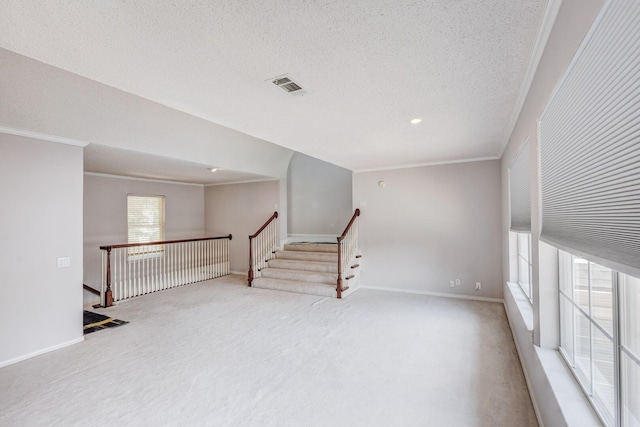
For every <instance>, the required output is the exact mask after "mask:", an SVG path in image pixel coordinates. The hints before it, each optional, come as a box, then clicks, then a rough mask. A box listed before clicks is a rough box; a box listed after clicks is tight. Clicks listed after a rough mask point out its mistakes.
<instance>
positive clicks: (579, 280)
mask: <svg viewBox="0 0 640 427" xmlns="http://www.w3.org/2000/svg"><path fill="white" fill-rule="evenodd" d="M573 300H574V301H575V302H576V303H578V305H579V306H580V307H582V309H583V310H584V311H586V312H587V313H591V312H590V311H589V261H587V260H586V259H582V258H578V257H573Z"/></svg>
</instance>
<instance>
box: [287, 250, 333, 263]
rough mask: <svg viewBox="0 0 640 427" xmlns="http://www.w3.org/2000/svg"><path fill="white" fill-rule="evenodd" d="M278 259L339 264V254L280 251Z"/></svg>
mask: <svg viewBox="0 0 640 427" xmlns="http://www.w3.org/2000/svg"><path fill="white" fill-rule="evenodd" d="M276 258H277V259H294V260H299V261H317V262H335V263H337V262H338V254H337V253H330V252H304V251H278V252H276Z"/></svg>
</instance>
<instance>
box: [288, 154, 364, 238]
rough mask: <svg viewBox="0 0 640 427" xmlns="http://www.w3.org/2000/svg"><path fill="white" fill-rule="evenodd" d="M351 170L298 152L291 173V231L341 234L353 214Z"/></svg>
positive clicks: (292, 160)
mask: <svg viewBox="0 0 640 427" xmlns="http://www.w3.org/2000/svg"><path fill="white" fill-rule="evenodd" d="M351 175H352V172H351V171H350V170H348V169H345V168H341V167H339V166H336V165H333V164H331V163H327V162H324V161H322V160H318V159H316V158H313V157H310V156H307V155H304V154H301V153H295V154H294V155H293V157H292V158H291V162H290V163H289V170H288V173H287V198H288V232H289V234H298V235H299V234H331V235H335V236H338V235H340V234H341V233H342V230H344V227H345V226H346V225H347V223H348V222H349V219H350V218H351V216H352V215H353V210H352V209H351V204H352V195H351V186H352V185H351V180H352V178H351Z"/></svg>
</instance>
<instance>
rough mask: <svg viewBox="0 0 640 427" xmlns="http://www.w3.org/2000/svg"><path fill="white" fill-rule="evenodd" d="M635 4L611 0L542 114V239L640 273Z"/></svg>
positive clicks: (639, 18)
mask: <svg viewBox="0 0 640 427" xmlns="http://www.w3.org/2000/svg"><path fill="white" fill-rule="evenodd" d="M639 34H640V2H639V1H637V0H612V1H609V2H608V3H607V4H606V5H605V7H604V8H603V11H602V12H601V14H600V15H599V17H598V21H597V23H596V24H595V25H594V26H593V27H592V29H591V31H590V32H589V34H588V35H587V37H586V38H585V41H584V42H583V44H582V45H581V47H580V50H579V52H578V54H576V56H575V58H574V60H573V62H572V64H571V66H570V67H569V70H568V71H567V74H566V75H565V76H564V78H563V80H562V82H561V83H560V85H559V86H558V89H557V90H556V92H555V93H554V95H553V97H552V99H551V101H550V103H549V105H548V106H547V108H546V110H545V112H544V113H543V115H542V117H541V119H540V156H541V158H540V161H541V165H540V168H541V185H542V189H541V196H542V232H541V238H542V240H544V241H546V242H548V243H550V244H553V245H555V246H559V247H561V248H567V249H573V250H577V251H580V252H582V253H584V254H588V255H592V256H595V257H597V258H596V259H598V260H603V261H604V262H612V263H615V265H614V267H615V266H620V265H621V266H626V267H630V268H631V269H632V270H633V271H634V272H637V271H640V37H639Z"/></svg>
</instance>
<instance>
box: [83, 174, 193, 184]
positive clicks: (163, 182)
mask: <svg viewBox="0 0 640 427" xmlns="http://www.w3.org/2000/svg"><path fill="white" fill-rule="evenodd" d="M84 174H85V175H89V176H99V177H102V178H114V179H128V180H131V181H144V182H157V183H159V184H177V185H191V186H195V187H204V184H194V183H191V182H180V181H168V180H164V179H153V178H138V177H134V176H124V175H111V174H108V173H98V172H85V173H84Z"/></svg>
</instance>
